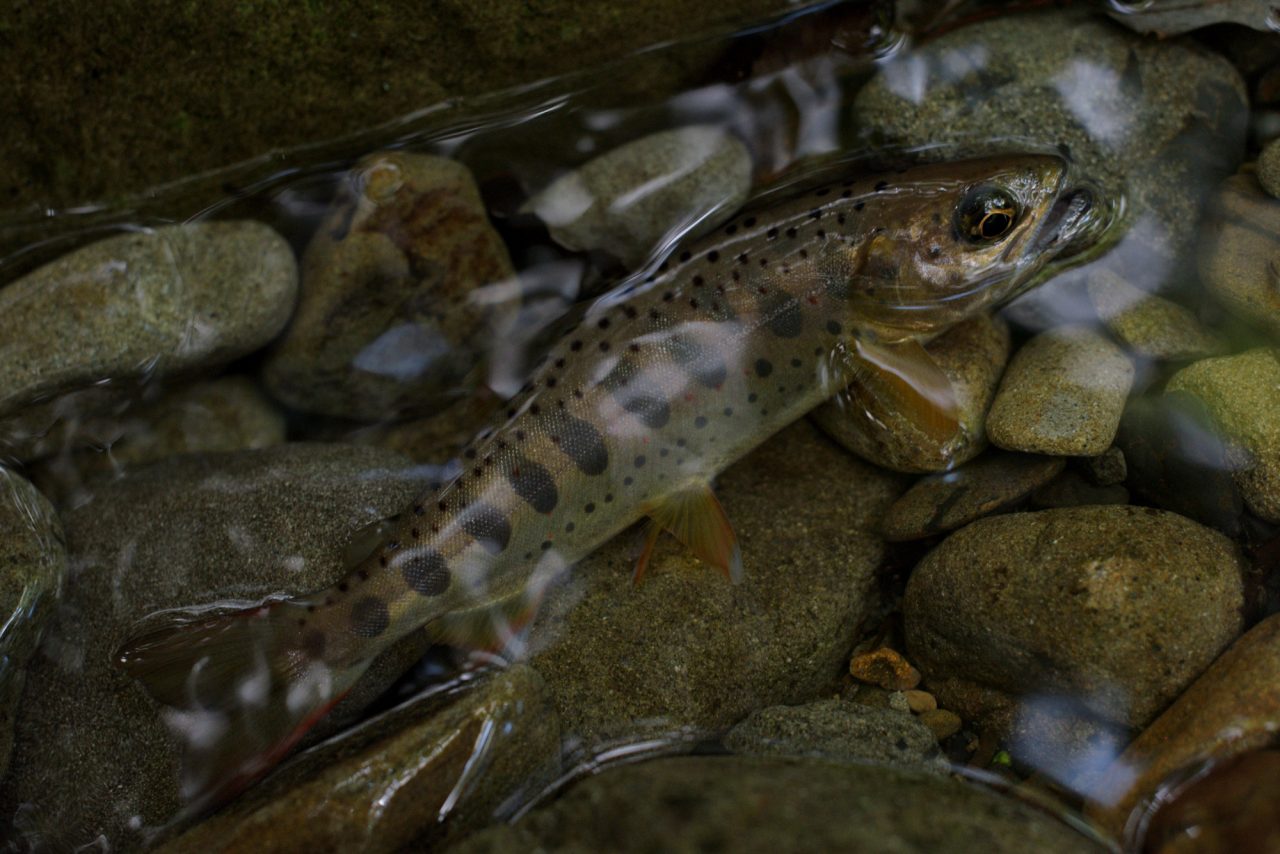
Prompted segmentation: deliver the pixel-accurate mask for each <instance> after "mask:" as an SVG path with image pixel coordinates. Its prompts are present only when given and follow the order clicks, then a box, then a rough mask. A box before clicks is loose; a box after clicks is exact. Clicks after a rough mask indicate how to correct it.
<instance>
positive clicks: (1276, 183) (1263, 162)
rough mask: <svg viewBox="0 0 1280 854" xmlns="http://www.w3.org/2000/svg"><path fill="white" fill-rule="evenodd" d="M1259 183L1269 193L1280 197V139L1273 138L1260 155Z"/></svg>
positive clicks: (1274, 196) (1275, 197) (1276, 197)
mask: <svg viewBox="0 0 1280 854" xmlns="http://www.w3.org/2000/svg"><path fill="white" fill-rule="evenodd" d="M1257 168H1258V183H1259V184H1261V185H1262V189H1264V190H1266V191H1267V195H1269V196H1271V198H1273V199H1280V140H1274V139H1273V140H1272V141H1271V142H1268V143H1267V144H1266V145H1264V146H1263V147H1262V153H1261V154H1259V155H1258V166H1257Z"/></svg>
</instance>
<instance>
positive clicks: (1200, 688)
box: [1089, 615, 1280, 836]
mask: <svg viewBox="0 0 1280 854" xmlns="http://www.w3.org/2000/svg"><path fill="white" fill-rule="evenodd" d="M1277 720H1280V615H1272V616H1271V617H1268V618H1267V619H1265V620H1263V621H1262V622H1261V623H1259V624H1258V625H1256V626H1254V627H1253V628H1252V629H1250V630H1249V631H1248V632H1247V633H1246V634H1245V635H1244V636H1242V637H1241V638H1239V639H1238V640H1237V641H1236V642H1235V643H1233V644H1232V645H1231V648H1230V649H1228V650H1227V651H1226V652H1224V653H1223V654H1222V656H1221V657H1220V658H1218V660H1217V661H1215V662H1213V665H1212V666H1211V667H1209V669H1208V670H1206V671H1205V672H1204V673H1203V674H1202V675H1201V676H1200V678H1198V679H1196V681H1195V682H1194V683H1193V684H1192V685H1191V686H1190V687H1189V688H1187V690H1186V691H1184V692H1183V693H1182V695H1181V696H1180V697H1178V699H1177V700H1176V701H1175V702H1174V703H1173V705H1171V706H1170V707H1169V708H1168V709H1166V710H1165V711H1164V713H1163V714H1161V715H1160V717H1158V718H1156V720H1155V721H1153V722H1152V723H1151V725H1150V726H1149V727H1147V728H1146V729H1145V730H1144V731H1143V732H1142V734H1141V735H1139V736H1138V737H1137V738H1136V739H1134V740H1133V743H1132V744H1130V745H1129V746H1128V747H1127V748H1126V749H1125V751H1124V753H1123V754H1121V755H1120V757H1119V758H1118V759H1116V760H1115V762H1113V763H1112V764H1111V766H1110V767H1109V768H1108V769H1107V771H1106V772H1105V773H1104V774H1102V775H1101V776H1100V779H1099V780H1098V781H1097V782H1096V784H1095V786H1094V788H1093V790H1092V791H1091V792H1090V796H1091V799H1092V804H1091V805H1090V807H1089V815H1090V817H1091V818H1093V819H1094V820H1095V821H1097V822H1098V823H1099V824H1101V825H1102V826H1103V827H1104V828H1106V829H1107V830H1109V831H1110V832H1112V833H1113V834H1115V835H1117V836H1119V835H1120V834H1121V833H1122V832H1123V831H1124V828H1125V824H1126V822H1127V821H1128V820H1129V816H1130V814H1131V813H1132V812H1133V810H1134V809H1135V808H1138V807H1140V806H1141V805H1142V802H1143V801H1144V800H1145V799H1147V798H1149V797H1150V796H1152V795H1154V794H1155V792H1156V790H1157V788H1158V787H1159V786H1160V785H1161V784H1162V783H1164V782H1165V781H1166V780H1167V779H1168V778H1170V777H1171V776H1173V775H1175V774H1176V773H1177V772H1179V771H1186V770H1189V769H1192V768H1193V767H1194V766H1196V765H1197V764H1198V763H1200V762H1201V761H1203V760H1205V759H1219V760H1220V759H1225V758H1227V757H1231V756H1236V755H1239V754H1242V753H1245V752H1247V751H1250V750H1255V749H1257V748H1260V747H1265V746H1268V745H1271V744H1274V741H1275V730H1276V721H1277Z"/></svg>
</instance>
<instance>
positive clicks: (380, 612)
mask: <svg viewBox="0 0 1280 854" xmlns="http://www.w3.org/2000/svg"><path fill="white" fill-rule="evenodd" d="M389 625H391V612H390V611H388V610H387V603H386V602H383V601H382V600H381V599H379V598H378V597H377V596H365V597H364V598H363V599H359V600H357V601H356V603H355V604H354V605H352V606H351V631H352V633H353V634H355V635H356V637H362V638H376V637H377V636H378V635H380V634H382V633H383V632H385V631H386V630H387V626H389Z"/></svg>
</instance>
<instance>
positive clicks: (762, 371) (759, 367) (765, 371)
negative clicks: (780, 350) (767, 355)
mask: <svg viewBox="0 0 1280 854" xmlns="http://www.w3.org/2000/svg"><path fill="white" fill-rule="evenodd" d="M771 373H773V362H770V361H769V360H768V359H756V376H758V377H761V378H763V377H767V376H769V374H771Z"/></svg>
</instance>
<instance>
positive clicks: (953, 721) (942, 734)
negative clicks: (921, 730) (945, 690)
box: [920, 709, 961, 741]
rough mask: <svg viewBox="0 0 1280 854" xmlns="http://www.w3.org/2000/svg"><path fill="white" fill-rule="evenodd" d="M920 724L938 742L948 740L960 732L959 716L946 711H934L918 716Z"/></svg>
mask: <svg viewBox="0 0 1280 854" xmlns="http://www.w3.org/2000/svg"><path fill="white" fill-rule="evenodd" d="M920 723H922V724H924V725H925V726H927V727H928V728H929V730H930V731H931V732H932V733H933V736H934V738H936V739H938V741H942V740H944V739H948V738H950V737H951V736H953V735H955V734H956V733H958V732H959V731H960V723H961V721H960V716H959V715H957V714H956V713H955V712H948V711H947V710H946V709H934V710H933V711H932V712H925V713H924V714H923V715H921V716H920Z"/></svg>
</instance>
